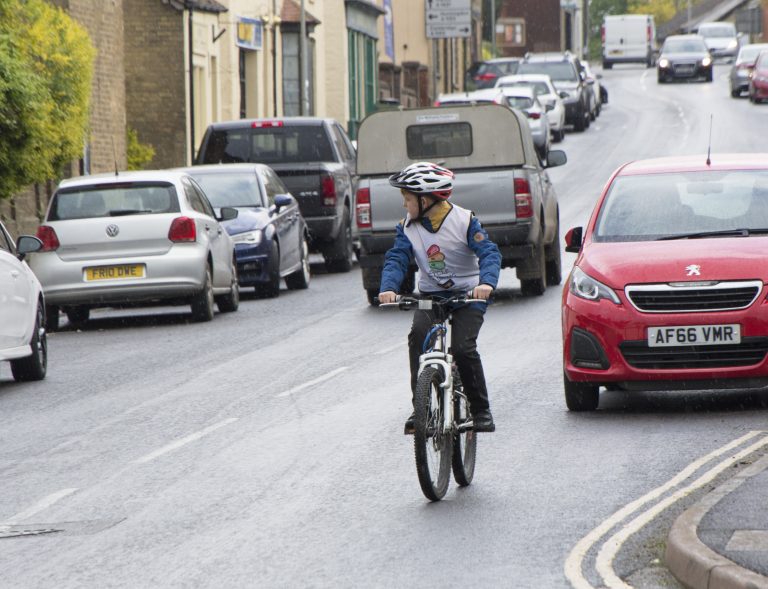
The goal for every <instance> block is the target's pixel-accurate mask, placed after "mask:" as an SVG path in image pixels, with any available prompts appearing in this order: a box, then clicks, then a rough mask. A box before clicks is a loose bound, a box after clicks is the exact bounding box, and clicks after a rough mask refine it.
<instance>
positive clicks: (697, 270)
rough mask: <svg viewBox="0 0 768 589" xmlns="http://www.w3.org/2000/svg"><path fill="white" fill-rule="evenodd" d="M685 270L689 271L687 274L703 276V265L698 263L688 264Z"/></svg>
mask: <svg viewBox="0 0 768 589" xmlns="http://www.w3.org/2000/svg"><path fill="white" fill-rule="evenodd" d="M685 271H686V272H687V274H686V275H687V276H701V266H699V265H698V264H691V265H690V266H686V267H685Z"/></svg>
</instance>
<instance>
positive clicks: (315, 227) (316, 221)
mask: <svg viewBox="0 0 768 589" xmlns="http://www.w3.org/2000/svg"><path fill="white" fill-rule="evenodd" d="M304 220H305V221H306V223H307V229H308V230H309V235H310V238H311V239H312V240H313V241H314V240H321V241H330V240H332V239H334V238H335V237H336V236H337V235H338V233H339V227H340V226H341V219H340V218H339V217H337V216H330V215H329V216H316V217H304Z"/></svg>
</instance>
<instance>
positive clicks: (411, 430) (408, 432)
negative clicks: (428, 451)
mask: <svg viewBox="0 0 768 589" xmlns="http://www.w3.org/2000/svg"><path fill="white" fill-rule="evenodd" d="M415 433H416V428H415V427H408V426H407V425H406V426H405V427H404V428H403V435H406V436H412V435H413V434H415Z"/></svg>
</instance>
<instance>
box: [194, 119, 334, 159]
mask: <svg viewBox="0 0 768 589" xmlns="http://www.w3.org/2000/svg"><path fill="white" fill-rule="evenodd" d="M332 161H335V157H334V155H333V149H332V148H331V143H330V141H329V140H328V136H327V135H326V133H325V130H324V129H323V127H321V126H320V125H307V126H298V125H288V126H282V127H262V128H246V129H222V130H217V131H213V132H212V133H211V135H210V137H209V139H208V143H207V144H206V147H205V152H204V153H203V156H202V161H201V162H200V163H203V164H219V163H224V164H229V163H238V162H249V163H264V164H274V163H312V162H332Z"/></svg>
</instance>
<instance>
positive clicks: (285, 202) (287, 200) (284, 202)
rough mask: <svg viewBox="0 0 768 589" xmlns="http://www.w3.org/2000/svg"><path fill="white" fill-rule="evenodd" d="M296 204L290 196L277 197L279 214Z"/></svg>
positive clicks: (280, 195)
mask: <svg viewBox="0 0 768 589" xmlns="http://www.w3.org/2000/svg"><path fill="white" fill-rule="evenodd" d="M294 202H296V201H295V200H294V198H293V197H292V196H291V195H290V194H278V195H276V196H275V210H276V211H278V212H279V211H280V209H282V208H283V207H287V206H290V205H292V204H293V203H294Z"/></svg>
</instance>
